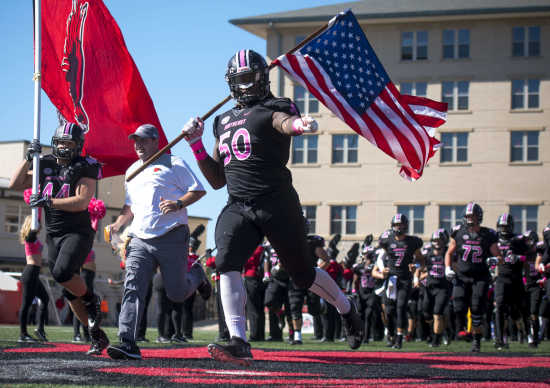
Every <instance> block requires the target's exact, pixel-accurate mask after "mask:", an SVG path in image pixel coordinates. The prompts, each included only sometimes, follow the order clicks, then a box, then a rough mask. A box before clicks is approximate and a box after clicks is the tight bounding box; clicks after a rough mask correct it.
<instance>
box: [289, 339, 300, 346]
mask: <svg viewBox="0 0 550 388" xmlns="http://www.w3.org/2000/svg"><path fill="white" fill-rule="evenodd" d="M290 344H291V345H303V342H302V341H300V340H297V339H295V340H292V341H291V342H290Z"/></svg>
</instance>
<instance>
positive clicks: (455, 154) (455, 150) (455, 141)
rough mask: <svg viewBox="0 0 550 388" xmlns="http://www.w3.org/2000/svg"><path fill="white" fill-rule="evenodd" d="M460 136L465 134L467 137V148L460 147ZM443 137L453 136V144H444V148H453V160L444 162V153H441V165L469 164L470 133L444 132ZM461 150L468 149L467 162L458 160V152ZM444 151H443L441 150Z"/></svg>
mask: <svg viewBox="0 0 550 388" xmlns="http://www.w3.org/2000/svg"><path fill="white" fill-rule="evenodd" d="M460 134H465V135H466V146H459V145H458V136H459V135H460ZM443 135H445V136H452V143H451V144H446V143H442V146H441V147H442V148H451V152H452V158H451V160H448V161H447V160H445V161H444V160H442V158H443V152H440V157H439V162H440V163H443V164H445V163H467V162H468V156H469V155H468V140H469V137H470V136H469V135H468V132H443V133H442V134H441V138H442V139H443ZM459 148H465V149H466V160H458V150H459ZM441 151H442V150H441Z"/></svg>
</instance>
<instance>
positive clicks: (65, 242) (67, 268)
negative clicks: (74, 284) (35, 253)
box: [46, 233, 95, 283]
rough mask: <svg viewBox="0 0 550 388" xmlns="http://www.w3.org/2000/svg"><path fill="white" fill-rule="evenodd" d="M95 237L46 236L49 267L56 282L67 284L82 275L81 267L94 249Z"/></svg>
mask: <svg viewBox="0 0 550 388" xmlns="http://www.w3.org/2000/svg"><path fill="white" fill-rule="evenodd" d="M94 236H95V234H79V233H67V234H64V235H62V236H50V235H47V236H46V243H47V245H48V265H49V267H50V272H51V274H52V277H53V278H54V279H55V281H56V282H58V283H65V282H67V281H69V280H71V278H72V277H73V276H74V275H75V274H78V273H80V267H82V264H84V261H85V260H86V257H87V256H88V254H89V253H90V250H91V249H92V245H93V243H94Z"/></svg>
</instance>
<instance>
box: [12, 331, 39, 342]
mask: <svg viewBox="0 0 550 388" xmlns="http://www.w3.org/2000/svg"><path fill="white" fill-rule="evenodd" d="M17 342H20V343H34V342H38V341H37V340H36V338H33V337H31V336H30V335H28V334H27V333H23V334H21V335H20V336H19V339H18V340H17Z"/></svg>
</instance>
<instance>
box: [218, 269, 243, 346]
mask: <svg viewBox="0 0 550 388" xmlns="http://www.w3.org/2000/svg"><path fill="white" fill-rule="evenodd" d="M220 296H221V299H222V306H223V311H224V315H225V323H226V325H227V329H228V330H229V335H230V336H231V337H239V338H241V339H242V340H244V341H246V315H245V305H246V291H245V289H244V285H243V280H242V277H241V274H240V272H237V271H230V272H226V273H222V274H221V275H220Z"/></svg>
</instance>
